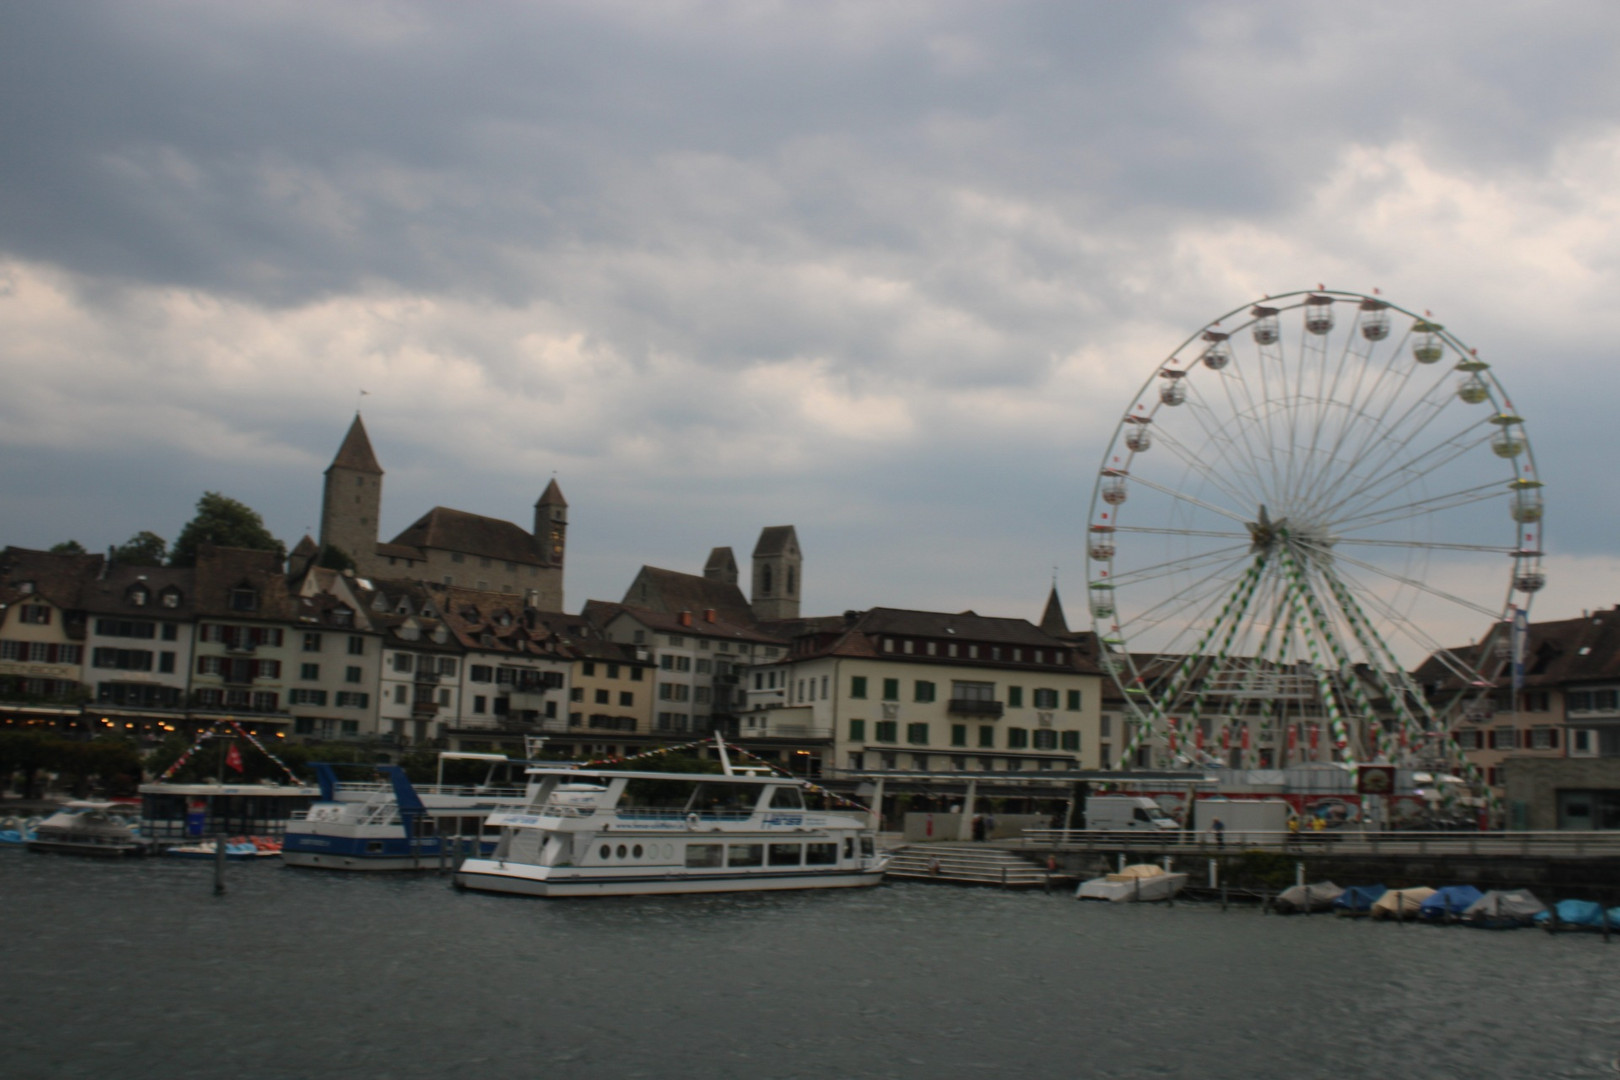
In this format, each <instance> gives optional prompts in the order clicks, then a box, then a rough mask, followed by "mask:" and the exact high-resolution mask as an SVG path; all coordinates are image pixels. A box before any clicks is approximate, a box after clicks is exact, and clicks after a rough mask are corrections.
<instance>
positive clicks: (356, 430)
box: [326, 413, 383, 476]
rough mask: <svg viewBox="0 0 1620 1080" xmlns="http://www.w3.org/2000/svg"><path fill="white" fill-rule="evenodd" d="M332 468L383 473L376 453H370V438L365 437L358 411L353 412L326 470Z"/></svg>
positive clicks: (379, 474)
mask: <svg viewBox="0 0 1620 1080" xmlns="http://www.w3.org/2000/svg"><path fill="white" fill-rule="evenodd" d="M333 469H353V470H354V471H355V472H363V473H371V474H372V475H374V476H381V475H382V473H383V470H382V466H381V465H379V464H377V455H376V454H374V453H372V450H371V440H370V439H369V438H367V437H366V425H365V424H364V423H363V422H361V420H360V414H359V413H355V414H354V423H352V424H350V425H349V433H348V434H347V435H345V436H344V437H343V445H342V446H340V447H338V452H337V457H335V458H333V459H332V464H331V465H329V466H327V469H326V471H327V472H331V471H332V470H333Z"/></svg>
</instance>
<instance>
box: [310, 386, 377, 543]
mask: <svg viewBox="0 0 1620 1080" xmlns="http://www.w3.org/2000/svg"><path fill="white" fill-rule="evenodd" d="M382 481H383V471H382V466H381V465H378V464H377V455H376V454H374V453H373V452H372V450H371V440H370V439H369V438H367V437H366V425H365V424H364V423H362V422H361V420H360V414H359V413H358V412H357V413H355V414H354V423H352V424H350V425H349V433H348V434H347V435H345V436H344V437H343V445H342V446H340V447H338V452H337V457H335V458H333V459H332V464H330V465H328V466H327V467H326V487H325V491H324V493H323V495H322V497H321V548H322V549H323V550H324V549H326V548H328V547H335V548H339V549H341V550H342V551H344V552H345V553H346V554H347V555H348V556H349V558H351V559H353V560H354V565H355V569H356V570H358V571H359V572H360V573H362V574H366V573H371V572H373V569H374V567H375V564H376V561H377V519H378V517H379V516H380V514H381V510H382Z"/></svg>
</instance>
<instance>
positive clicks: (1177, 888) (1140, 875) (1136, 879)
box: [1074, 863, 1187, 903]
mask: <svg viewBox="0 0 1620 1080" xmlns="http://www.w3.org/2000/svg"><path fill="white" fill-rule="evenodd" d="M1186 885H1187V875H1186V874H1177V873H1172V872H1170V871H1168V870H1166V869H1165V868H1164V867H1162V866H1154V865H1153V864H1152V863H1137V864H1135V865H1133V866H1127V867H1125V868H1124V869H1123V870H1120V871H1119V872H1118V873H1114V874H1106V875H1104V876H1103V877H1097V878H1092V879H1091V880H1089V881H1082V882H1081V883H1080V887H1079V888H1078V889H1076V890H1075V893H1074V896H1075V899H1077V900H1109V901H1112V902H1114V903H1133V902H1147V901H1152V900H1169V899H1170V898H1172V897H1174V896H1175V895H1176V894H1177V893H1179V892H1181V890H1182V889H1184V888H1185V887H1186Z"/></svg>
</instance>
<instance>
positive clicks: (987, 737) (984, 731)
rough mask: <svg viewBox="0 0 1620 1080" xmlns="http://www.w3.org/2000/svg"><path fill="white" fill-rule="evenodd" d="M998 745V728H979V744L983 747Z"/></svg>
mask: <svg viewBox="0 0 1620 1080" xmlns="http://www.w3.org/2000/svg"><path fill="white" fill-rule="evenodd" d="M994 745H996V729H995V728H993V727H980V728H979V746H980V747H981V748H984V747H991V746H994Z"/></svg>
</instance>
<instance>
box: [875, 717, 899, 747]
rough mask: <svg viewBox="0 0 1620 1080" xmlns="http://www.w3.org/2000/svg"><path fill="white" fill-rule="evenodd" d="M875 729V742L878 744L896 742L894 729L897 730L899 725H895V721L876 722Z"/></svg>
mask: <svg viewBox="0 0 1620 1080" xmlns="http://www.w3.org/2000/svg"><path fill="white" fill-rule="evenodd" d="M876 727H877V741H878V742H894V741H896V739H895V736H896V728H898V727H899V725H898V724H896V723H895V721H893V720H879V721H878V722H877V725H876Z"/></svg>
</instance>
